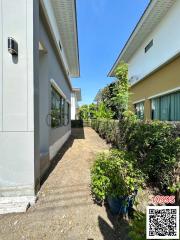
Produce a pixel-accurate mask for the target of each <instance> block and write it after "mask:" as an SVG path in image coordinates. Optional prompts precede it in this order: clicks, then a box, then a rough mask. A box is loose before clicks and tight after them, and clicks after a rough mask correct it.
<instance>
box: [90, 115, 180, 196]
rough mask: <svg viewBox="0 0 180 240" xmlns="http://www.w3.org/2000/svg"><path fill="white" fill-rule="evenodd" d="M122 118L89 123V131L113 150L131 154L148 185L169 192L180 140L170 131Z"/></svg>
mask: <svg viewBox="0 0 180 240" xmlns="http://www.w3.org/2000/svg"><path fill="white" fill-rule="evenodd" d="M124 114H125V115H124V120H121V121H120V122H119V121H112V120H111V121H102V120H93V121H92V127H93V128H94V129H95V130H96V131H97V132H98V133H99V134H100V135H101V136H102V137H104V138H105V139H106V140H107V141H108V142H111V143H112V144H113V145H114V146H116V147H117V148H119V149H123V150H127V151H128V152H131V153H132V154H133V155H134V158H135V159H137V164H138V167H139V168H140V169H141V170H142V171H143V172H144V174H146V176H147V177H148V179H149V181H150V182H153V183H154V184H155V185H156V186H158V187H160V189H161V190H166V191H168V189H169V190H170V187H173V183H174V182H175V179H174V178H175V176H174V169H175V168H176V167H177V164H178V162H179V154H180V138H176V137H175V129H174V127H173V126H172V125H170V124H167V123H165V122H158V121H152V122H151V121H148V122H142V121H139V120H136V118H135V117H134V116H133V115H132V114H131V113H130V112H126V113H124Z"/></svg>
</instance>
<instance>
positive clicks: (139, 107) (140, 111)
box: [134, 102, 144, 120]
mask: <svg viewBox="0 0 180 240" xmlns="http://www.w3.org/2000/svg"><path fill="white" fill-rule="evenodd" d="M134 106H135V113H136V115H137V117H138V118H139V119H142V120H143V119H144V102H139V103H136V104H135V105H134Z"/></svg>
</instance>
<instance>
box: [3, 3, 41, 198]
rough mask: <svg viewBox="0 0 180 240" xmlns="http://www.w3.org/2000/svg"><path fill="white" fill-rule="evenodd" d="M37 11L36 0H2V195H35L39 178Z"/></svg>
mask: <svg viewBox="0 0 180 240" xmlns="http://www.w3.org/2000/svg"><path fill="white" fill-rule="evenodd" d="M34 11H36V12H34ZM15 13H16V14H15ZM37 13H38V4H37V2H36V1H24V0H13V1H12V0H0V197H3V196H17V195H23V196H25V195H30V196H34V188H35V180H36V178H37V177H38V176H37V175H38V159H37V158H36V156H37V155H36V153H38V150H36V149H35V147H34V146H35V142H36V141H37V139H36V136H35V135H36V134H35V125H34V111H35V110H34V89H35V88H36V87H37V88H38V85H37V86H36V84H35V82H36V81H37V79H35V76H36V74H35V72H36V71H35V70H36V69H35V68H34V65H35V66H37V65H38V64H37V63H35V62H34V58H36V59H37V55H36V54H37V53H38V41H37V39H36V37H35V34H34V32H35V31H36V29H34V27H33V22H34V20H35V18H36V17H37ZM36 22H37V25H36V26H38V20H37V21H36ZM8 37H13V38H15V40H16V41H17V42H18V49H19V54H18V57H13V56H12V55H11V54H10V53H9V52H8V48H7V40H8ZM35 103H36V102H35ZM37 107H38V103H37ZM37 122H38V118H37ZM37 126H38V123H37ZM36 146H37V145H36ZM37 147H38V146H37ZM35 166H36V171H35ZM36 174H37V175H36Z"/></svg>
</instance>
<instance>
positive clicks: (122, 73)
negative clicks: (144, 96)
mask: <svg viewBox="0 0 180 240" xmlns="http://www.w3.org/2000/svg"><path fill="white" fill-rule="evenodd" d="M115 76H116V78H117V81H116V83H115V88H114V92H115V93H116V94H115V96H114V97H113V99H112V100H113V101H114V103H115V104H116V106H117V108H118V116H119V119H121V118H122V117H123V112H124V111H126V110H127V109H128V101H129V83H128V65H127V64H125V63H120V65H119V66H118V67H117V69H116V71H115Z"/></svg>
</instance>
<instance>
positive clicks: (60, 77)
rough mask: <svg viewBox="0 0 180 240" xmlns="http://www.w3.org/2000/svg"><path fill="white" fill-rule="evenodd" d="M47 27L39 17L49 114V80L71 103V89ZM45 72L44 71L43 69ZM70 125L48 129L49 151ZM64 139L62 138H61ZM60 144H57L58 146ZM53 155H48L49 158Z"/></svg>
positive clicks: (67, 130) (68, 129)
mask: <svg viewBox="0 0 180 240" xmlns="http://www.w3.org/2000/svg"><path fill="white" fill-rule="evenodd" d="M47 29H48V27H47V25H46V21H45V19H44V17H43V15H41V18H40V32H39V39H40V41H41V42H42V43H43V45H44V46H45V48H46V49H47V54H46V57H47V62H48V81H49V89H48V93H49V113H50V108H51V84H50V80H51V79H53V80H54V81H55V82H56V83H57V85H58V86H59V87H60V89H61V90H62V91H63V93H64V94H65V96H66V99H67V100H68V101H69V102H70V101H71V89H70V86H69V84H68V81H67V76H66V74H65V73H64V69H63V66H62V62H61V60H60V59H59V57H58V56H57V54H56V52H55V50H54V49H55V48H54V45H53V41H52V39H51V37H50V35H49V33H48V31H47ZM45 71H46V69H45ZM70 129H71V125H70V122H69V124H68V125H67V126H61V127H58V128H55V129H52V128H51V127H49V145H50V151H51V149H52V148H53V145H54V144H55V145H57V144H58V142H60V141H59V140H60V139H61V138H62V141H63V139H64V138H65V137H64V136H65V135H66V134H67V133H68V132H69V131H70ZM63 137H64V138H63ZM60 145H61V144H59V146H60ZM52 155H54V153H53V154H51V153H50V156H52Z"/></svg>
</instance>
